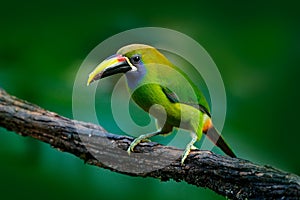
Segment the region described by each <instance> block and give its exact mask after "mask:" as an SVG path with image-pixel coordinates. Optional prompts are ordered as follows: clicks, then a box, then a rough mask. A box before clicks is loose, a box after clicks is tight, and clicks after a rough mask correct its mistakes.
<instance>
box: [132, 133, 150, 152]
mask: <svg viewBox="0 0 300 200" xmlns="http://www.w3.org/2000/svg"><path fill="white" fill-rule="evenodd" d="M142 136H143V135H141V136H140V137H138V138H135V139H134V140H133V142H131V144H130V145H129V147H128V149H127V153H128V155H130V153H131V152H133V150H134V148H135V147H136V146H137V145H138V144H139V143H141V142H149V141H150V140H149V139H147V138H143V137H142Z"/></svg>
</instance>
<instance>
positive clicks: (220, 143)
mask: <svg viewBox="0 0 300 200" xmlns="http://www.w3.org/2000/svg"><path fill="white" fill-rule="evenodd" d="M205 135H206V136H207V137H208V138H209V139H210V140H211V141H212V142H213V143H214V144H215V145H216V146H217V147H219V148H220V149H221V150H222V151H223V152H224V153H226V154H227V155H228V156H230V157H232V158H236V155H235V154H234V153H233V151H232V149H231V148H230V147H229V145H228V144H227V143H226V142H225V140H224V138H223V137H222V136H221V135H220V133H219V132H218V131H217V129H216V128H215V127H214V126H211V127H210V128H209V129H208V130H207V132H206V133H205Z"/></svg>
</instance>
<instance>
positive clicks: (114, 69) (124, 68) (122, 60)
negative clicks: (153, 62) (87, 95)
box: [87, 54, 136, 85]
mask: <svg viewBox="0 0 300 200" xmlns="http://www.w3.org/2000/svg"><path fill="white" fill-rule="evenodd" d="M134 70H136V67H135V66H133V65H132V64H131V63H130V61H129V59H128V58H127V57H126V56H122V55H118V54H116V55H112V56H110V57H108V58H106V59H105V60H104V61H103V62H101V63H100V64H99V65H98V66H97V67H96V68H95V69H94V70H93V71H92V72H91V73H90V74H89V78H88V81H87V85H90V84H91V83H92V82H94V81H96V80H99V79H101V78H104V77H107V76H111V75H114V74H118V73H126V72H128V71H134Z"/></svg>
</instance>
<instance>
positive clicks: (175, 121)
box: [87, 44, 236, 164]
mask: <svg viewBox="0 0 300 200" xmlns="http://www.w3.org/2000/svg"><path fill="white" fill-rule="evenodd" d="M117 73H125V76H126V80H127V84H128V89H129V91H130V93H131V98H132V99H133V101H134V102H135V103H136V104H137V105H138V106H140V107H141V108H142V109H143V110H144V111H146V112H149V113H150V114H151V115H152V116H154V117H155V118H156V120H157V126H158V130H157V131H156V132H153V133H148V134H144V135H141V136H139V137H138V138H136V139H135V140H134V141H133V142H132V143H131V144H130V146H129V148H128V150H127V152H128V154H130V153H131V152H133V151H134V148H135V147H136V146H137V145H138V144H139V143H140V142H141V141H144V140H147V139H148V138H150V137H153V136H156V135H167V134H168V133H171V132H172V131H173V128H180V129H185V130H188V131H189V132H190V134H191V141H190V142H189V143H188V144H187V145H186V148H185V150H184V152H183V154H182V158H181V164H183V163H184V161H185V159H186V158H187V156H188V154H189V153H190V151H191V149H193V148H195V147H194V143H195V142H197V141H198V140H200V139H201V137H202V133H204V134H205V135H206V136H207V137H208V138H209V139H210V140H211V141H212V142H213V143H214V144H215V145H216V146H218V147H219V148H220V149H221V150H222V151H224V152H225V153H226V154H227V155H229V156H230V157H236V156H235V154H234V153H233V151H232V150H231V148H230V147H229V146H228V144H227V143H226V142H225V140H224V139H223V137H222V136H221V135H220V134H219V133H218V131H217V130H216V129H215V127H214V126H213V123H212V120H211V115H210V109H209V106H208V103H207V101H206V99H205V97H204V95H203V94H202V92H201V91H200V90H199V89H198V87H196V86H195V85H194V84H193V82H192V81H191V80H190V78H189V77H188V76H187V75H186V74H184V73H183V72H182V70H180V68H178V67H177V66H175V65H174V64H172V63H171V62H170V61H169V60H168V59H167V58H166V57H165V56H164V55H163V54H162V53H160V52H159V51H158V50H157V49H156V48H154V47H152V46H149V45H144V44H131V45H127V46H124V47H122V48H121V49H119V50H118V51H117V53H116V54H115V55H112V56H110V57H108V58H107V59H105V60H104V61H103V62H101V63H100V64H99V65H98V66H97V67H96V68H95V69H94V70H93V71H92V72H91V73H90V74H89V78H88V81H87V85H89V84H90V83H92V82H94V81H96V80H98V79H101V78H104V77H107V76H111V75H114V74H117Z"/></svg>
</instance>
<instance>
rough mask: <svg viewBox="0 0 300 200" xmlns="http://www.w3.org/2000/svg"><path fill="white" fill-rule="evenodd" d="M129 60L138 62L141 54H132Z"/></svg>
mask: <svg viewBox="0 0 300 200" xmlns="http://www.w3.org/2000/svg"><path fill="white" fill-rule="evenodd" d="M131 61H132V62H133V63H134V64H138V63H139V62H140V61H141V56H140V55H134V56H132V57H131Z"/></svg>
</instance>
